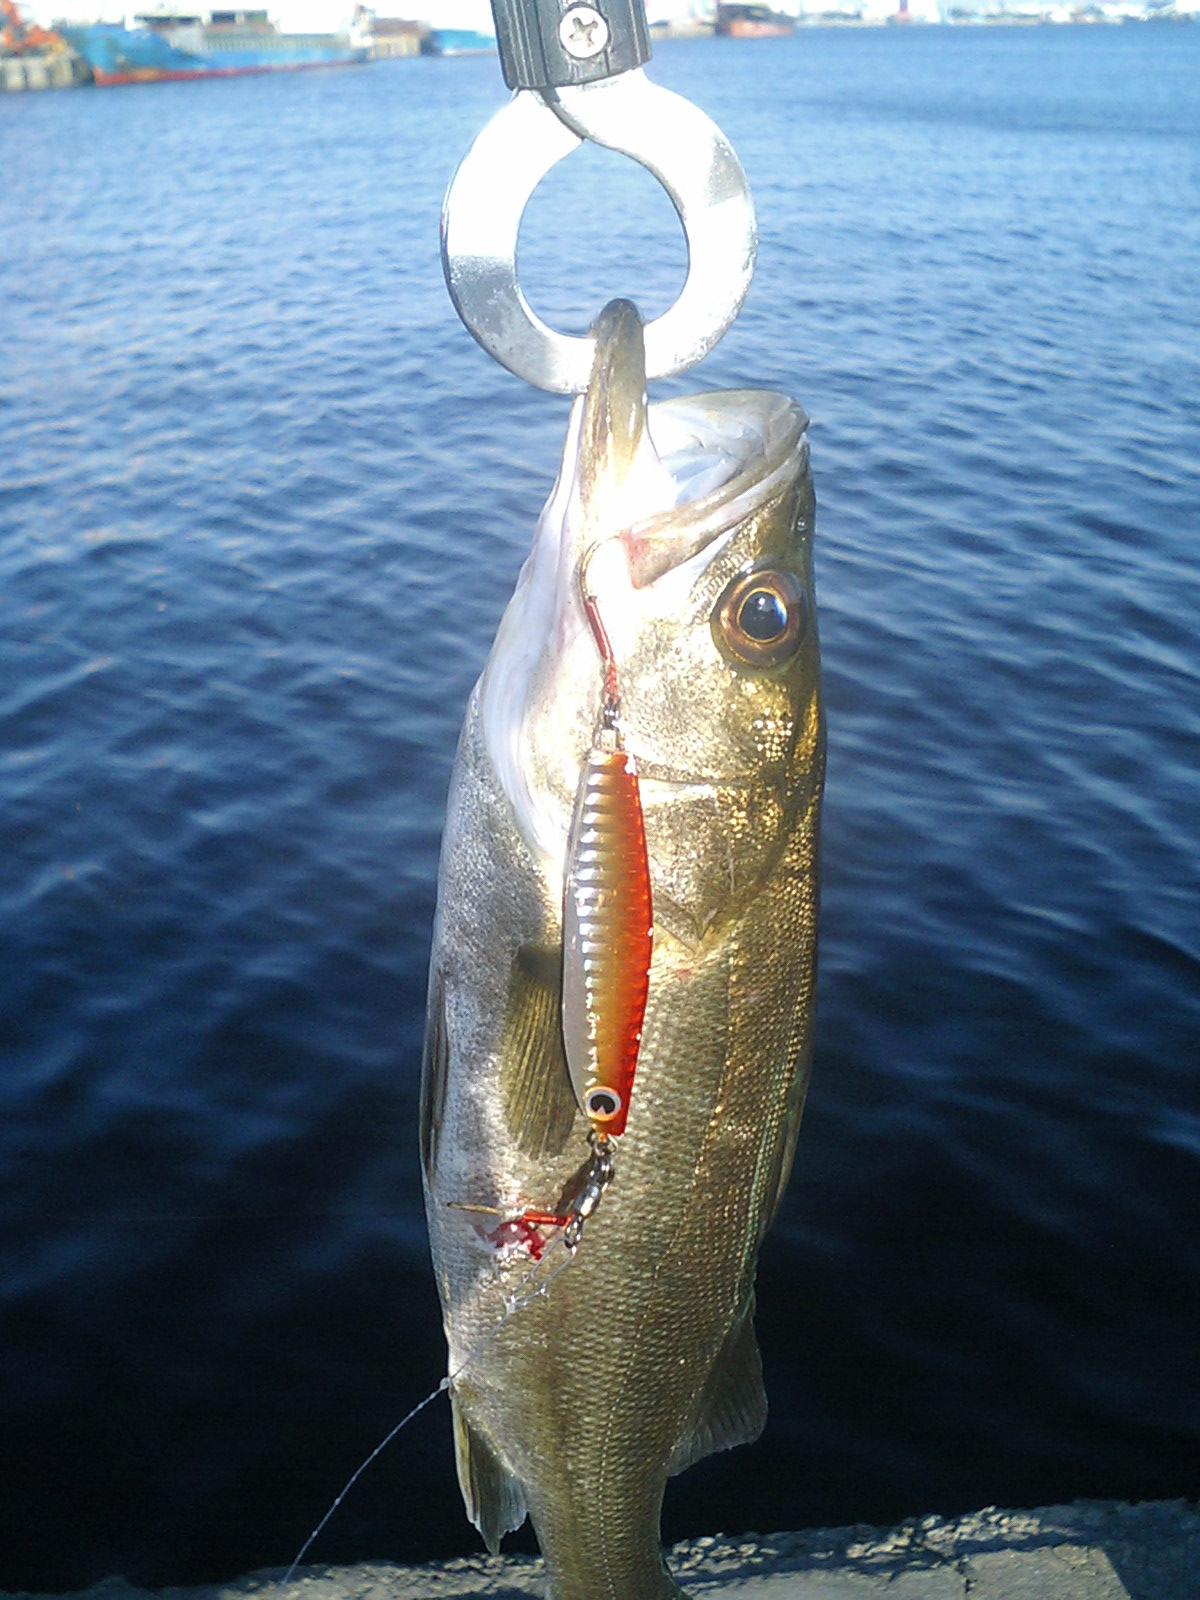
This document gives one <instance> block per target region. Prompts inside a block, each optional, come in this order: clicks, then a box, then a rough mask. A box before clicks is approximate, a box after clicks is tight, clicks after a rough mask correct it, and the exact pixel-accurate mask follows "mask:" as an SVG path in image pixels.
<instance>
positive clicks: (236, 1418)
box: [0, 25, 1200, 1589]
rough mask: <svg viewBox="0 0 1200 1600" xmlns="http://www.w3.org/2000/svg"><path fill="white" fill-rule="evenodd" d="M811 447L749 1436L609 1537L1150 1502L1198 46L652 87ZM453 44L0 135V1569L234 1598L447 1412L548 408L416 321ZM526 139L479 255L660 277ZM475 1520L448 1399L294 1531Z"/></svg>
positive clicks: (1186, 963)
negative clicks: (442, 1088)
mask: <svg viewBox="0 0 1200 1600" xmlns="http://www.w3.org/2000/svg"><path fill="white" fill-rule="evenodd" d="M651 70H652V72H653V74H654V75H655V76H656V77H657V78H658V79H659V81H661V82H663V83H665V84H667V85H669V86H671V87H673V88H675V89H678V90H680V91H682V92H683V93H685V94H687V95H690V96H691V97H692V98H694V99H695V100H697V101H699V102H700V103H701V104H702V105H703V106H704V107H705V108H706V109H707V110H708V111H709V112H710V113H711V114H712V115H713V116H714V117H715V118H716V119H717V120H718V121H719V122H720V123H721V124H722V126H723V127H724V128H725V129H726V131H727V132H728V133H729V135H730V136H731V138H732V140H733V142H734V144H735V145H736V147H737V149H738V150H739V152H740V154H741V156H742V158H743V161H744V163H745V165H746V167H747V169H748V172H749V175H750V178H751V181H752V184H753V186H754V190H755V194H756V198H757V202H758V208H759V215H760V223H761V234H762V248H761V256H760V265H759V271H758V276H757V278H756V280H755V285H754V288H753V291H752V293H751V296H750V299H749V301H748V303H747V305H746V308H745V311H744V313H743V315H742V317H741V319H740V320H739V322H738V324H737V325H736V327H735V328H734V330H733V331H732V332H731V333H730V335H729V336H728V338H727V339H726V340H725V342H724V343H723V344H722V345H721V346H720V347H719V349H718V350H717V351H716V352H715V353H714V354H713V355H712V356H711V357H710V358H709V360H708V361H707V362H706V363H705V365H704V366H703V368H701V369H700V370H698V371H697V372H695V373H693V374H692V375H690V377H688V378H686V379H681V380H675V381H674V382H673V383H671V384H665V385H662V386H661V388H660V393H662V394H667V393H670V392H678V391H679V390H681V389H684V388H687V387H689V386H691V387H719V386H731V385H732V386H742V385H759V384H761V385H767V386H771V387H778V388H782V389H785V390H787V391H788V392H789V393H791V394H793V395H794V396H795V397H796V398H798V399H799V400H800V401H802V402H803V403H804V405H805V406H806V407H807V408H808V409H809V411H810V412H811V414H812V417H813V428H812V449H813V461H814V467H815V475H816V481H817V492H818V496H819V503H820V520H819V560H818V578H819V585H820V600H821V627H822V637H823V647H824V657H825V669H826V688H827V702H828V712H829V730H830V763H829V785H828V792H827V801H826V810H825V835H824V911H823V921H822V972H821V1000H820V1025H819V1039H818V1052H817V1066H816V1076H815V1084H814V1089H813V1094H812V1098H811V1101H810V1109H809V1111H808V1114H807V1119H806V1122H805V1125H804V1129H803V1132H802V1135H801V1140H800V1148H799V1153H798V1158H797V1163H796V1175H795V1179H794V1182H793V1184H792V1188H791V1191H790V1194H789V1196H788V1199H787V1202H786V1205H785V1207H784V1210H783V1213H782V1216H781V1219H780V1221H779V1224H778V1226H777V1227H776V1229H775V1232H774V1233H773V1235H772V1237H771V1239H770V1241H769V1243H768V1245H767V1247H766V1249H765V1250H764V1253H763V1259H762V1268H761V1279H760V1297H759V1303H760V1308H761V1314H760V1328H761V1337H762V1344H763V1348H764V1354H765V1361H766V1367H767V1382H768V1389H769V1393H770V1396H771V1402H772V1414H771V1422H770V1425H769V1428H768V1431H767V1433H766V1436H765V1437H764V1439H763V1440H762V1442H761V1443H760V1444H759V1445H757V1446H755V1447H754V1448H752V1449H748V1450H739V1451H736V1452H733V1453H731V1454H728V1455H725V1456H722V1457H720V1458H717V1459H714V1460H710V1461H709V1462H708V1463H706V1464H704V1465H702V1466H701V1467H698V1468H696V1469H695V1470H693V1471H692V1472H690V1473H688V1474H687V1475H686V1477H684V1478H682V1479H680V1480H678V1481H677V1482H676V1484H675V1485H674V1487H673V1489H672V1491H671V1494H670V1498H669V1503H668V1511H667V1520H666V1531H667V1533H668V1535H669V1536H670V1537H681V1536H683V1535H686V1534H697V1533H705V1532H707V1533H712V1532H716V1531H718V1530H724V1531H727V1532H734V1533H736V1532H743V1531H746V1530H751V1529H755V1530H760V1531H765V1530H771V1529H777V1528H784V1527H800V1526H806V1525H819V1524H830V1523H845V1522H851V1521H868V1522H887V1521H891V1520H893V1519H899V1518H901V1517H903V1516H905V1515H907V1514H910V1513H923V1512H929V1511H939V1512H944V1513H952V1512H956V1511H959V1510H963V1509H967V1508H972V1507H977V1506H981V1505H985V1504H988V1503H990V1502H998V1503H1000V1504H1002V1505H1018V1506H1019V1505H1035V1504H1039V1503H1047V1502H1055V1501H1061V1500H1068V1499H1072V1498H1074V1497H1077V1496H1118V1497H1128V1498H1140V1497H1149V1496H1174V1495H1183V1494H1191V1495H1195V1494H1196V1493H1197V1492H1198V1491H1200V1403H1198V1400H1197V1375H1198V1372H1200V1361H1198V1359H1197V1352H1198V1349H1200V1339H1198V1328H1200V1293H1198V1289H1197V1282H1198V1269H1200V1182H1198V1180H1200V1091H1198V1086H1197V1078H1198V1074H1200V778H1198V769H1200V310H1198V306H1200V299H1198V287H1200V285H1198V263H1200V93H1198V89H1197V85H1198V84H1200V26H1197V27H1188V26H1186V25H1158V26H1141V27H1133V26H1127V27H1123V28H1058V29H1045V28H1038V29H1032V28H1031V29H995V28H993V29H982V28H975V29H972V28H960V29H957V30H955V29H937V28H929V29H912V30H911V31H907V32H905V31H899V30H878V31H859V32H851V31H842V32H839V31H828V32H807V33H804V34H803V35H801V36H798V37H797V38H795V39H793V40H788V41H780V42H765V41H764V42H761V43H760V42H755V43H734V42H716V41H697V42H691V43H678V44H665V45H662V46H660V47H659V49H658V52H657V55H656V57H655V60H654V62H653V64H652V69H651ZM503 94H504V91H503V89H502V85H501V82H500V78H499V71H498V67H497V64H496V62H495V61H494V60H488V59H477V60H465V61H449V62H446V61H442V62H438V61H424V60H423V61H414V62H396V63H391V64H386V65H379V66H375V67H370V68H364V69H362V70H359V71H347V72H341V73H329V74H312V75H307V74H301V75H297V76H295V77H290V78H279V79H269V78H260V79H249V80H243V81H240V82H238V81H235V82H225V83H220V82H214V83H198V84H191V85H188V84H178V85H163V86H159V87H152V88H151V87H147V88H135V89H126V90H110V91H93V92H85V91H80V92H77V93H62V94H54V95H25V96H11V95H10V96H8V97H4V98H0V152H2V155H3V169H4V181H3V184H2V185H0V241H2V243H0V308H2V316H0V324H2V332H0V393H2V411H0V417H2V426H0V485H2V489H0V526H2V528H3V533H2V536H0V607H2V615H3V628H2V635H0V844H2V851H0V1013H2V1032H3V1041H2V1071H0V1180H2V1186H3V1196H2V1202H0V1212H2V1216H3V1238H2V1247H0V1324H2V1334H0V1386H2V1389H3V1395H2V1400H0V1418H2V1427H3V1439H2V1440H0V1459H2V1460H3V1462H4V1478H5V1488H4V1492H3V1498H2V1505H3V1512H2V1516H0V1521H2V1522H3V1525H4V1529H3V1533H2V1534H0V1585H2V1586H3V1587H7V1588H24V1587H29V1588H33V1587H36V1588H42V1589H63V1588H68V1587H71V1586H75V1585H81V1584H85V1583H88V1582H91V1581H93V1580H96V1579H99V1578H102V1577H104V1576H105V1575H107V1574H111V1573H123V1574H125V1575H127V1576H128V1577H129V1578H131V1579H134V1580H136V1581H138V1582H141V1583H147V1584H153V1583H166V1582H174V1583H180V1582H193V1581H199V1580H208V1579H217V1578H226V1577H230V1576H232V1575H235V1574H237V1573H240V1572H243V1571H246V1570H248V1569H251V1568H255V1567H269V1566H280V1565H284V1564H286V1563H287V1561H288V1560H289V1559H290V1558H291V1556H292V1555H293V1554H294V1553H295V1551H296V1548H297V1546H298V1545H299V1543H300V1541H301V1540H302V1538H303V1537H304V1535H305V1534H306V1533H307V1532H308V1530H309V1529H310V1528H311V1527H312V1526H313V1524H314V1522H315V1521H316V1520H317V1518H318V1516H319V1515H320V1514H321V1512H322V1511H323V1510H324V1509H325V1507H326V1505H327V1504H328V1503H329V1501H330V1499H331V1498H332V1496H333V1495H334V1493H335V1492H336V1490H337V1489H338V1487H339V1486H340V1485H341V1483H342V1482H343V1480H344V1479H345V1477H346V1476H347V1474H348V1473H349V1472H350V1471H351V1469H352V1468H353V1467H354V1466H355V1465H356V1464H357V1463H358V1461H359V1460H360V1459H361V1458H362V1457H363V1456H364V1455H365V1454H366V1453H367V1452H368V1451H369V1450H370V1449H371V1448H372V1446H373V1445H374V1444H375V1443H376V1442H377V1441H378V1440H379V1439H380V1437H381V1436H382V1435H383V1434H384V1433H386V1432H387V1430H388V1429H389V1428H390V1427H391V1426H392V1424H393V1423H394V1422H395V1421H396V1420H397V1418H398V1417H399V1416H400V1415H402V1414H403V1412H404V1411H406V1410H407V1409H408V1407H409V1406H410V1405H411V1404H412V1403H413V1402H414V1401H415V1400H417V1399H419V1398H420V1397H421V1396H422V1395H423V1394H424V1393H425V1392H426V1391H427V1390H428V1389H429V1388H431V1387H432V1385H433V1384H434V1383H436V1381H437V1379H438V1377H439V1376H440V1374H441V1372H442V1370H443V1346H442V1335H441V1328H440V1322H439V1313H438V1308H437V1304H436V1299H435V1295H434V1290H433V1284H432V1279H431V1274H430V1269H429V1263H428V1260H427V1256H426V1246H425V1231H424V1222H423V1217H422V1212H421V1203H420V1193H419V1186H418V1176H417V1162H416V1148H415V1146H416V1141H415V1133H414V1121H415V1106H416V1094H417V1072H418V1052H419V1042H420V1037H421V1031H422V1005H423V996H424V985H425V972H426V961H427V953H428V943H429V934H430V918H431V913H432V909H433V901H434V885H435V872H436V852H437V847H438V839H439V830H440V827H441V818H442V811H443V805H444V801H445V794H446V787H447V781H448V777H449V770H450V762H451V757H452V754H453V749H454V741H455V736H456V730H457V727H458V723H459V721H460V718H461V714H462V710H463V705H464V701H465V698H466V695H467V692H468V689H469V686H470V684H471V682H472V681H473V679H474V677H475V675H476V673H477V672H478V670H479V668H480V665H481V663H482V661H483V659H484V656H485V653H486V651H487V649H488V645H489V641H490V638H491V635H492V631H493V629H494V626H495V624H496V621H497V618H498V616H499V614H500V611H501V608H502V607H503V605H504V603H505V599H506V597H507V595H508V593H509V591H510V589H511V587H512V584H513V581H514V578H515V576H516V572H517V569H518V567H519V565H520V562H521V560H522V558H523V554H524V551H525V549H526V547H527V544H528V540H529V535H530V530H531V527H532V524H533V521H534V518H535V516H536V514H537V512H538V509H539V507H540V504H541V502H542V499H543V497H544V496H545V494H546V492H547V490H548V488H549V485H550V483H551V480H552V477H553V473H554V470H555V466H556V460H557V454H558V450H559V446H560V442H561V438H562V434H563V429H564V423H565V417H566V407H565V403H564V402H562V401H561V400H557V399H553V398H551V397H548V396H546V395H542V394H539V393H537V392H535V391H534V390H532V389H529V388H527V387H525V386H524V385H523V384H521V383H520V382H518V381H517V380H516V379H514V378H511V377H509V376H508V375H507V374H506V373H504V372H503V371H502V370H501V369H500V368H498V367H496V366H494V365H493V364H492V363H491V362H490V361H489V360H488V359H487V358H486V357H485V356H484V355H483V354H482V352H481V351H480V350H478V349H477V347H476V346H475V344H474V343H473V342H472V341H471V339H470V338H469V337H468V336H467V334H466V333H465V332H464V331H463V329H462V328H461V326H460V325H459V323H458V322H457V320H456V318H455V316H454V314H453V311H452V310H451V307H450V304H449V301H448V300H447V298H446V295H445V292H444V290H443V287H442V281H441V270H440V265H439V259H438V243H437V223H438V208H439V203H440V199H441V195H442V191H443V188H444V186H445V183H446V180H447V178H448V176H449V173H450V171H451V169H452V167H453V165H454V163H455V161H456V160H457V158H458V156H459V155H460V154H461V153H462V152H463V151H464V150H465V148H466V146H467V144H468V143H469V141H470V139H471V138H472V136H473V135H474V133H475V132H476V131H477V129H478V128H479V127H480V126H481V125H482V123H483V121H484V119H485V118H486V116H487V115H488V114H489V113H490V112H491V111H492V110H493V109H494V108H495V107H497V106H498V105H499V104H500V103H501V102H502V99H503ZM684 262H685V257H684V250H683V245H682V241H681V238H680V235H679V232H678V229H677V226H676V224H675V221H674V216H673V213H672V212H671V209H670V206H669V204H668V202H667V200H666V198H665V196H664V195H663V194H662V193H661V192H660V191H659V190H658V189H657V188H656V187H655V185H654V183H653V182H652V180H651V179H650V178H648V177H647V176H646V175H645V174H643V173H641V172H640V171H639V170H638V169H636V168H634V167H633V166H632V165H630V164H629V163H627V162H624V161H622V160H621V159H619V158H617V157H615V156H610V155H603V154H599V153H596V152H583V153H580V154H579V155H577V156H574V157H572V158H571V160H570V161H569V162H568V163H566V164H564V166H563V167H562V168H560V169H559V170H558V171H557V172H556V173H555V174H554V175H553V176H552V178H551V179H550V180H549V181H548V182H547V183H546V184H545V186H544V188H543V190H542V191H540V192H539V194H538V196H537V197H536V199H535V202H534V204H533V206H532V207H531V209H530V213H529V215H528V218H527V225H526V228H525V232H524V234H523V257H522V263H523V265H522V270H523V274H524V278H525V280H526V283H527V286H528V290H529V293H530V297H531V299H532V300H533V302H534V304H535V305H536V306H537V307H538V308H539V309H540V310H541V311H542V312H543V314H545V315H547V316H549V317H551V318H552V319H555V320H557V321H558V322H559V323H560V325H562V326H564V327H568V328H574V329H582V327H583V326H584V325H585V324H586V323H587V322H588V321H589V320H590V318H591V317H592V315H593V314H594V313H595V312H596V310H597V309H598V308H599V307H600V305H601V304H602V303H603V302H604V301H605V300H606V299H607V298H608V297H609V296H610V295H612V294H617V293H620V294H626V295H631V296H632V297H633V298H635V299H637V300H638V301H639V302H640V303H641V305H642V307H643V309H644V310H645V311H646V312H647V314H655V313H657V312H659V311H661V310H662V309H664V308H665V306H666V305H667V304H668V303H669V302H670V300H671V299H672V298H673V296H674V294H675V292H676V289H677V287H678V285H679V283H680V281H681V278H682V274H683V270H684ZM477 1547H478V1545H477V1541H476V1539H475V1536H474V1532H473V1530H472V1529H470V1528H469V1527H468V1525H467V1524H466V1522H465V1520H464V1518H463V1514H462V1510H461V1506H460V1502H459V1496H458V1490H457V1487H456V1485H455V1481H454V1472H453V1466H452V1457H451V1443H450V1431H449V1419H448V1414H447V1411H446V1410H445V1408H444V1406H441V1405H439V1406H438V1407H433V1408H431V1409H430V1410H428V1411H427V1412H425V1413H424V1414H423V1415H422V1416H421V1418H420V1419H419V1420H418V1421H417V1422H416V1423H415V1424H414V1425H413V1427H412V1428H411V1429H410V1430H409V1432H408V1433H407V1434H406V1435H405V1436H404V1437H403V1438H402V1439H401V1440H399V1441H397V1443H396V1444H395V1445H394V1446H393V1447H392V1448H391V1450H390V1451H389V1452H388V1453H387V1454H386V1455H385V1456H384V1457H383V1458H382V1459H381V1460H379V1461H378V1462H377V1463H376V1464H375V1465H374V1466H373V1467H372V1468H371V1470H370V1472H369V1473H368V1474H367V1475H366V1476H365V1477H364V1479H363V1481H362V1482H361V1484H360V1485H359V1487H358V1488H357V1489H356V1490H355V1492H354V1493H353V1495H352V1496H351V1497H350V1499H349V1500H348V1501H347V1502H346V1504H345V1505H344V1506H343V1508H342V1509H341V1510H340V1511H339V1513H338V1514H337V1516H336V1517H335V1519H334V1520H333V1521H332V1522H331V1524H330V1526H329V1528H328V1530H327V1531H326V1532H325V1534H323V1536H322V1537H321V1539H320V1541H319V1542H318V1544H317V1545H316V1547H315V1548H314V1550H313V1552H312V1559H314V1560H318V1561H348V1560H353V1559H357V1558H366V1557H396V1558H405V1559H422V1558H432V1557H436V1556H444V1555H450V1554H453V1553H460V1552H466V1551H470V1550H473V1549H476V1548H477Z"/></svg>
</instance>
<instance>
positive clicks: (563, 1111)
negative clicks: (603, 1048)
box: [500, 944, 579, 1156]
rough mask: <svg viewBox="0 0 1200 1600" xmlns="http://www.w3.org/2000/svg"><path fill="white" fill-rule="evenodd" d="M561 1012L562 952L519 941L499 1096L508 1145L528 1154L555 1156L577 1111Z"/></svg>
mask: <svg viewBox="0 0 1200 1600" xmlns="http://www.w3.org/2000/svg"><path fill="white" fill-rule="evenodd" d="M561 1011H562V951H561V950H560V949H558V948H557V947H553V948H551V947H548V946H542V945H529V944H527V945H522V946H521V948H520V949H519V950H518V951H517V954H516V959H515V960H514V961H513V965H512V977H511V980H510V982H509V990H508V1011H507V1014H506V1016H505V1022H504V1038H503V1041H502V1044H501V1066H500V1094H501V1099H502V1102H503V1106H504V1120H505V1123H506V1125H507V1127H508V1131H509V1134H510V1135H511V1137H512V1140H513V1143H514V1144H516V1145H517V1146H518V1147H519V1148H520V1149H521V1150H523V1151H524V1152H525V1154H526V1155H530V1156H556V1155H558V1154H559V1153H560V1152H561V1151H562V1150H563V1149H564V1148H565V1146H566V1143H567V1140H568V1139H569V1138H570V1137H571V1131H572V1129H573V1128H574V1126H575V1118H576V1117H577V1116H578V1115H579V1105H578V1102H577V1101H576V1099H575V1091H574V1089H573V1088H572V1087H571V1076H570V1073H569V1071H568V1069H567V1057H566V1053H565V1051H564V1049H563V1040H562V1020H561Z"/></svg>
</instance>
